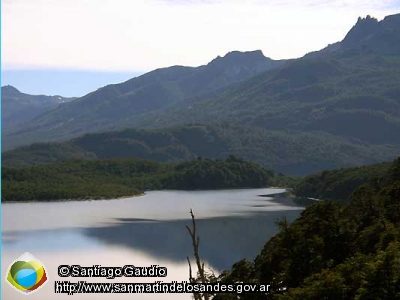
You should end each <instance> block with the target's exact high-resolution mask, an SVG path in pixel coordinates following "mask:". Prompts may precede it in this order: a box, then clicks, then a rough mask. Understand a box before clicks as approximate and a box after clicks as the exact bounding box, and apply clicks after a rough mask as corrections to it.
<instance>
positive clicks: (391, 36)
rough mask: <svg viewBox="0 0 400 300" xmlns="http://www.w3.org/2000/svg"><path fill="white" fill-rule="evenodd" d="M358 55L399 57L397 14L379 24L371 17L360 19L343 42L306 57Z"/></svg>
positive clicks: (399, 44)
mask: <svg viewBox="0 0 400 300" xmlns="http://www.w3.org/2000/svg"><path fill="white" fill-rule="evenodd" d="M359 54H377V55H400V17H399V14H396V15H391V16H387V17H385V18H384V19H383V20H382V21H380V22H379V21H378V20H377V19H375V18H373V17H371V16H367V17H366V18H361V17H360V18H358V21H357V23H356V24H355V25H354V26H353V28H352V29H351V30H350V31H349V32H348V33H347V35H346V37H345V38H344V39H343V41H341V42H340V43H335V44H333V45H329V46H328V47H326V48H325V49H323V50H321V51H316V52H312V53H309V54H308V55H306V56H308V57H316V56H326V55H336V56H354V55H359Z"/></svg>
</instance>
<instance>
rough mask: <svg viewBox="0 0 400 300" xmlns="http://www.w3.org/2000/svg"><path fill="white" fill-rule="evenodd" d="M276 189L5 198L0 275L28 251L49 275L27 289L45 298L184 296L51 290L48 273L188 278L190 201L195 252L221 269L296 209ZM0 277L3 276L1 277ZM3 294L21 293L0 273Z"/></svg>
mask: <svg viewBox="0 0 400 300" xmlns="http://www.w3.org/2000/svg"><path fill="white" fill-rule="evenodd" d="M283 191H284V190H278V189H245V190H221V191H195V192H193V191H190V192H185V191H154V192H147V193H146V195H144V196H141V197H133V198H125V199H116V200H101V201H70V202H50V203H7V204H4V205H3V206H2V207H3V232H2V233H3V234H2V243H3V248H2V276H3V277H2V278H4V276H5V272H6V270H7V268H8V266H9V265H10V264H11V263H12V262H13V261H14V260H15V259H17V258H18V257H19V256H20V255H21V254H23V253H24V252H30V253H31V254H33V255H34V256H35V257H36V258H37V259H38V260H40V261H41V262H42V263H43V264H44V265H45V267H46V269H47V271H48V273H49V274H48V277H49V281H48V283H46V285H45V286H43V288H41V289H40V290H38V291H37V292H35V293H33V294H32V295H30V296H29V299H32V300H39V299H41V300H50V299H71V297H73V299H128V298H130V299H132V298H134V299H190V297H191V295H190V294H140V295H139V294H112V295H111V294H75V295H73V296H68V295H67V294H55V293H54V281H55V280H70V281H71V282H77V281H79V280H87V281H88V282H154V281H157V280H162V281H163V282H171V281H174V280H176V281H184V280H188V266H187V262H186V256H188V255H189V256H190V257H192V256H193V250H192V248H191V240H190V236H189V235H188V232H187V230H186V228H185V225H190V224H191V220H190V215H189V210H190V208H192V209H193V211H194V214H195V216H196V219H197V227H198V233H199V235H200V240H201V241H200V243H201V245H200V256H201V258H202V259H203V260H204V261H205V263H206V267H207V268H209V269H211V270H214V271H215V272H217V273H218V272H220V271H222V270H224V269H228V268H230V267H231V265H232V264H233V263H235V262H236V261H238V260H240V259H242V258H247V259H250V260H252V259H254V258H255V256H256V255H257V254H258V253H259V251H260V250H261V248H262V246H263V244H264V243H265V241H266V240H268V238H270V237H271V236H272V235H273V234H275V233H276V232H277V227H276V225H275V222H276V220H277V219H278V218H280V217H282V216H286V217H287V218H288V219H289V220H294V219H295V218H297V217H298V216H299V214H300V212H301V210H302V209H303V207H300V206H298V205H296V204H294V203H292V201H291V200H290V199H285V198H283V197H281V196H274V197H265V196H264V197H260V195H271V194H276V193H281V192H283ZM59 265H81V266H85V267H89V266H93V265H101V266H105V267H106V266H107V267H111V266H112V267H114V266H118V267H122V266H124V265H135V266H143V267H145V266H151V265H159V266H163V267H167V268H168V276H167V277H166V278H159V279H158V278H124V277H120V278H116V279H114V280H112V281H110V280H108V279H103V278H76V277H75V278H72V277H68V278H64V279H63V278H60V277H59V276H58V274H57V268H58V266H59ZM3 280H4V279H3ZM2 299H5V300H19V299H26V298H25V296H24V295H22V294H20V293H17V292H15V291H14V290H13V289H12V288H11V287H10V286H9V285H8V284H6V283H4V281H3V289H2Z"/></svg>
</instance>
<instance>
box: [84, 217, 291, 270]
mask: <svg viewBox="0 0 400 300" xmlns="http://www.w3.org/2000/svg"><path fill="white" fill-rule="evenodd" d="M284 215H285V216H286V217H287V218H288V219H289V220H293V219H294V218H296V217H297V216H298V211H286V212H282V213H281V214H277V213H276V212H274V213H271V212H266V213H258V214H251V215H247V216H237V217H232V216H226V217H215V218H208V219H199V220H197V222H196V223H197V230H198V233H199V235H200V240H201V243H200V254H201V256H202V257H203V258H204V259H205V260H206V261H207V262H208V263H209V264H210V265H211V266H212V267H213V268H214V269H217V270H224V269H227V268H229V267H230V266H231V265H232V263H233V262H236V261H238V260H240V259H242V258H247V259H253V258H255V256H256V254H257V253H258V252H259V251H260V249H261V248H262V246H263V245H264V243H265V241H266V240H267V239H268V238H270V237H271V236H272V235H273V234H275V233H276V231H277V228H276V224H275V222H276V220H277V219H278V218H280V217H281V216H284ZM119 221H120V223H119V224H118V225H115V226H109V227H96V228H87V229H85V230H84V231H83V233H84V234H85V235H87V236H88V237H90V238H95V239H98V240H100V241H102V242H105V243H107V244H109V245H121V246H126V247H129V248H132V249H137V250H140V251H144V252H146V253H148V254H151V255H153V256H155V257H159V258H162V259H168V260H172V261H176V262H182V261H184V260H185V258H186V256H187V255H192V251H193V250H192V248H191V241H190V237H189V235H188V232H187V230H186V228H185V226H186V225H190V220H168V221H162V222H158V221H154V220H132V219H120V220H119Z"/></svg>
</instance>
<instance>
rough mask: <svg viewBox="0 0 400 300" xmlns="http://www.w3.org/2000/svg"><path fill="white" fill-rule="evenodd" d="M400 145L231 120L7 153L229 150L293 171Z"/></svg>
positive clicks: (190, 154) (386, 155) (26, 161)
mask: <svg viewBox="0 0 400 300" xmlns="http://www.w3.org/2000/svg"><path fill="white" fill-rule="evenodd" d="M399 151H400V147H396V146H390V145H368V144H366V143H360V142H357V141H348V140H346V139H343V138H339V137H336V136H333V135H330V134H327V133H322V132H309V133H306V132H298V131H268V130H265V129H263V128H256V127H247V126H238V125H231V124H227V123H225V124H223V123H219V124H215V125H210V126H204V125H187V126H177V127H171V128H165V129H156V130H133V129H129V130H124V131H115V132H105V133H98V134H87V135H84V136H82V137H79V138H76V139H72V140H70V141H67V142H63V143H49V144H33V145H30V146H26V147H21V148H17V149H14V150H11V151H7V152H3V153H2V164H3V166H5V167H12V168H20V167H26V166H32V165H37V164H43V163H51V162H57V161H63V160H68V159H96V158H99V159H108V158H116V157H134V158H141V159H151V160H156V161H160V162H167V161H181V160H188V159H193V158H197V157H199V156H201V157H207V158H213V159H216V158H219V159H225V158H226V157H227V156H228V155H229V154H233V155H236V156H239V157H243V158H245V159H247V160H251V161H254V162H256V163H258V164H260V165H261V166H263V167H265V168H268V169H273V170H275V171H277V172H283V173H285V174H290V175H305V174H310V173H313V172H318V171H321V170H325V169H333V168H339V167H345V166H358V165H364V164H368V163H374V162H375V163H376V162H380V161H385V160H386V161H387V160H391V159H394V158H395V157H396V156H397V154H398V153H399Z"/></svg>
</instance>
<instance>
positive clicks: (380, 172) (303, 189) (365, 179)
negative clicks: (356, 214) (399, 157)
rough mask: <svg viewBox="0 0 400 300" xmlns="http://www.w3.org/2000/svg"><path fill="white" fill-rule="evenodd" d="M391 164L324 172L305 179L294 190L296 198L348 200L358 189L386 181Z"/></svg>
mask: <svg viewBox="0 0 400 300" xmlns="http://www.w3.org/2000/svg"><path fill="white" fill-rule="evenodd" d="M391 166H392V164H391V163H381V164H375V165H369V166H362V167H356V168H344V169H338V170H330V171H324V172H321V173H318V174H313V175H309V176H307V177H306V178H304V179H303V180H302V181H301V182H300V183H299V184H298V185H297V186H296V187H295V188H294V190H293V192H294V193H295V194H296V196H299V197H311V198H317V199H323V200H326V199H330V200H348V199H349V198H350V195H351V194H352V192H353V191H354V190H356V188H357V187H359V186H360V185H362V184H372V183H376V182H379V181H382V180H384V176H385V174H387V172H388V170H389V168H390V167H391Z"/></svg>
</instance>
